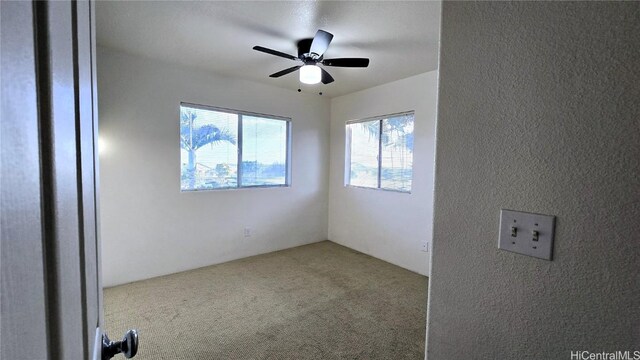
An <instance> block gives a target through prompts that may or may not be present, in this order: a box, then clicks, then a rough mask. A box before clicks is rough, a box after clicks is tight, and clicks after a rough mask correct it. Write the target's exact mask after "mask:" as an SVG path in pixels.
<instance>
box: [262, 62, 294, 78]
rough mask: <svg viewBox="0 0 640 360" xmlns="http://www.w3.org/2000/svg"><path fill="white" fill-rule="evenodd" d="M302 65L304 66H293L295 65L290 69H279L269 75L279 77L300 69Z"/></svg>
mask: <svg viewBox="0 0 640 360" xmlns="http://www.w3.org/2000/svg"><path fill="white" fill-rule="evenodd" d="M301 67H302V65H298V66H293V67H290V68H288V69H284V70H281V71H278V72H277V73H273V74H271V75H269V77H272V78H277V77H280V76H282V75H287V74H289V73H292V72H294V71H296V70H298V69H300V68H301Z"/></svg>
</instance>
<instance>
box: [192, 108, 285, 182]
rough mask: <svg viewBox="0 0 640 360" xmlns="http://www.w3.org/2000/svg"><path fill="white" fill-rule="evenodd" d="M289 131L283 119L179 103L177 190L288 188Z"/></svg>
mask: <svg viewBox="0 0 640 360" xmlns="http://www.w3.org/2000/svg"><path fill="white" fill-rule="evenodd" d="M289 129H290V119H287V118H281V117H276V116H271V115H260V114H252V113H247V112H241V111H235V110H227V109H219V108H213V107H207V106H201V105H193V104H186V103H181V104H180V165H181V167H180V180H181V181H180V182H181V184H180V189H181V190H182V191H192V190H211V189H233V188H241V187H267V186H288V185H289V158H290V156H289V137H290V135H289V134H290V130H289ZM239 164H240V166H239Z"/></svg>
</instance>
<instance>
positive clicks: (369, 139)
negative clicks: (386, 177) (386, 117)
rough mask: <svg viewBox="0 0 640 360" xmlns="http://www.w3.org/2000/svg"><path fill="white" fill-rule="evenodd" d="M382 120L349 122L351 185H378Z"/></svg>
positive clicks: (374, 186)
mask: <svg viewBox="0 0 640 360" xmlns="http://www.w3.org/2000/svg"><path fill="white" fill-rule="evenodd" d="M379 135H380V121H379V120H374V121H366V122H359V123H353V124H347V136H348V139H349V141H350V159H351V163H350V171H349V185H354V186H364V187H373V188H377V187H378V138H379Z"/></svg>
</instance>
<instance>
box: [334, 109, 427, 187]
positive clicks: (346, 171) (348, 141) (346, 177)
mask: <svg viewBox="0 0 640 360" xmlns="http://www.w3.org/2000/svg"><path fill="white" fill-rule="evenodd" d="M403 115H412V116H413V123H414V132H415V121H416V114H415V111H414V110H410V111H403V112H399V113H393V114H387V115H381V116H373V117H369V118H365V119H358V120H349V121H347V122H346V123H345V125H344V129H345V134H344V135H345V162H344V186H345V187H352V188H358V189H369V190H382V191H391V192H397V193H401V194H411V190H413V162H412V163H411V190H409V191H405V190H397V189H389V188H383V187H382V178H381V175H382V156H381V155H382V121H383V120H384V119H388V118H392V117H396V116H403ZM371 121H378V122H379V123H380V126H379V134H378V156H377V158H378V185H377V187H369V186H360V185H351V184H350V183H349V182H350V180H351V136H349V132H348V131H347V126H349V125H351V124H358V123H364V122H371ZM414 138H415V136H414ZM414 145H415V141H414Z"/></svg>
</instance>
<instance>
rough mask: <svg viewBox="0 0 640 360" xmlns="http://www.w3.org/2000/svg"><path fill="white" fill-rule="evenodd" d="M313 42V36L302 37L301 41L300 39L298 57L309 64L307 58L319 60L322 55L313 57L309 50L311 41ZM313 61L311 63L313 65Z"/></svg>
mask: <svg viewBox="0 0 640 360" xmlns="http://www.w3.org/2000/svg"><path fill="white" fill-rule="evenodd" d="M312 42H313V38H309V39H302V40H300V41H298V44H297V45H298V58H299V59H300V60H302V61H304V62H305V64H307V60H316V61H314V62H313V63H315V62H317V60H320V59H321V58H322V57H320V58H316V59H313V58H312V57H311V54H310V53H309V51H310V50H311V43H312ZM313 63H312V64H311V65H313Z"/></svg>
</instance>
